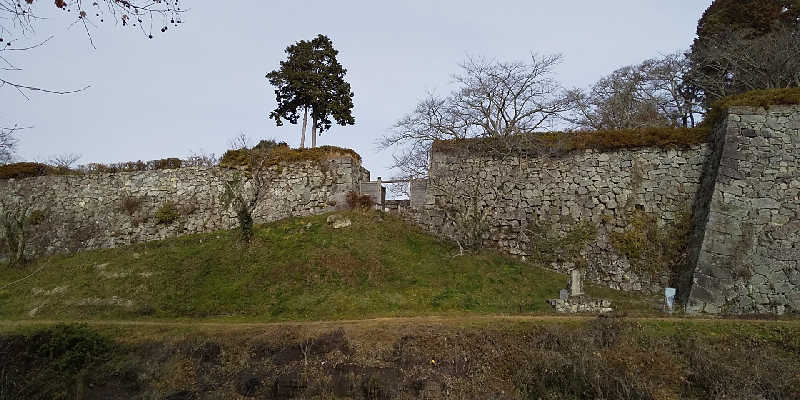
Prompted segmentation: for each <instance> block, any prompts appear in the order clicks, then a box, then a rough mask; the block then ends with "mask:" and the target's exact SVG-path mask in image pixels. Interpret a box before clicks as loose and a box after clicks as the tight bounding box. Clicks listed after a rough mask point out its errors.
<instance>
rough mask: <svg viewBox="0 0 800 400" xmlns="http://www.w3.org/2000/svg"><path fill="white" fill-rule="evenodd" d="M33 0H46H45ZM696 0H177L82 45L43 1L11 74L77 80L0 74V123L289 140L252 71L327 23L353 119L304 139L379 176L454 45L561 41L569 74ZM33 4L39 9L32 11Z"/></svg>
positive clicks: (590, 69)
mask: <svg viewBox="0 0 800 400" xmlns="http://www.w3.org/2000/svg"><path fill="white" fill-rule="evenodd" d="M46 3H48V4H47V6H42V8H43V9H52V8H53V7H51V6H50V4H49V3H50V2H46ZM710 3H711V0H701V1H696V0H675V1H663V0H604V1H596V0H583V1H531V0H528V1H521V0H519V1H504V0H495V1H486V0H482V1H474V0H446V1H433V0H413V1H395V2H386V1H377V0H371V1H366V0H358V1H344V0H342V1H326V0H306V1H299V0H295V1H254V0H236V1H209V0H203V1H193V2H190V1H186V2H184V3H183V6H184V7H187V8H189V11H188V12H187V13H186V14H185V16H184V17H183V22H184V23H183V24H182V25H181V27H179V28H171V29H170V30H169V31H168V32H167V33H166V34H161V33H160V32H157V34H156V35H155V36H156V37H155V39H153V40H148V39H147V38H146V37H144V36H143V35H142V34H141V32H138V31H135V30H131V29H123V28H122V27H116V26H114V25H112V24H109V23H106V24H105V25H101V26H100V27H98V28H97V29H96V30H95V31H94V32H93V33H94V42H95V45H96V47H97V48H96V49H92V48H91V46H90V44H89V42H88V40H87V39H86V35H85V32H84V31H83V30H82V29H80V27H77V26H76V27H73V28H71V29H68V25H69V23H70V22H71V21H69V20H68V19H66V18H64V17H59V16H58V14H55V13H54V14H53V15H52V18H50V19H48V20H47V21H43V22H42V23H41V24H40V25H39V34H40V35H48V34H51V33H52V34H54V35H55V36H56V37H55V39H53V40H52V41H51V42H50V43H48V44H47V46H45V47H42V48H39V49H36V50H33V51H30V52H27V53H25V54H18V55H16V57H15V58H14V60H15V61H16V63H17V64H18V66H19V67H22V68H24V71H22V72H13V73H7V74H6V76H7V77H9V78H12V79H14V80H16V81H22V82H25V83H31V84H35V85H38V86H43V87H47V88H50V89H74V88H80V87H83V86H85V85H91V88H90V89H88V90H86V91H85V92H82V93H78V94H72V95H65V96H56V95H43V94H31V95H30V97H31V100H30V101H28V100H26V99H25V98H23V97H22V96H20V95H19V94H18V93H17V92H15V91H13V90H12V89H10V88H0V105H2V107H0V123H2V124H3V125H4V126H8V125H10V124H15V123H16V124H19V125H26V126H27V125H31V126H33V128H32V129H30V130H27V131H25V132H24V134H23V136H22V138H21V141H20V151H19V156H20V158H23V159H28V160H35V159H39V160H46V159H47V158H48V157H49V156H51V155H54V154H61V153H80V154H82V155H83V158H82V159H81V161H80V162H81V163H88V162H118V161H128V160H140V159H141V160H151V159H157V158H165V157H174V156H178V157H185V156H186V155H187V154H189V152H190V151H191V150H200V149H203V150H205V151H207V152H214V153H216V154H218V155H219V154H221V153H222V152H224V150H225V149H226V147H227V143H228V141H229V139H230V138H232V137H233V136H235V135H237V134H238V133H240V132H245V133H246V134H247V135H248V136H250V137H252V138H253V139H256V140H257V139H259V138H275V139H277V140H283V141H286V142H288V143H289V144H290V145H292V146H297V145H299V142H300V135H299V133H300V127H299V126H297V125H290V124H286V125H284V126H283V127H276V126H275V123H274V122H273V121H271V120H268V119H267V114H268V113H269V111H270V110H271V109H272V108H274V106H275V99H274V94H273V90H274V89H273V88H272V87H271V86H269V84H268V82H267V80H266V79H265V78H264V75H265V74H266V73H267V72H269V71H271V70H273V69H275V68H277V67H278V63H279V61H280V60H282V59H283V58H284V52H283V50H284V48H285V47H286V46H288V45H289V44H291V43H294V42H296V41H298V40H301V39H311V38H312V37H313V36H315V35H316V34H317V33H323V34H325V35H328V36H329V37H330V38H331V39H332V40H333V42H334V46H335V47H336V48H337V49H338V50H339V51H340V53H339V61H340V62H341V63H342V64H343V65H344V66H345V68H347V69H348V73H347V80H348V81H349V82H350V84H351V85H352V87H353V91H354V92H355V99H354V103H355V108H354V110H353V114H354V116H355V118H356V125H354V126H348V127H339V126H334V128H333V129H332V130H331V131H329V132H326V133H325V134H324V135H323V136H322V137H321V138H320V139H319V141H318V144H331V145H336V146H342V147H349V148H353V149H355V150H356V151H357V152H359V153H360V154H361V155H362V156H363V158H364V166H365V167H366V168H368V169H369V170H370V171H372V176H373V177H376V176H383V177H388V176H391V175H392V173H391V172H390V171H388V170H387V167H388V165H389V163H390V161H391V154H390V153H389V152H379V151H378V150H377V149H376V146H375V142H376V141H377V140H378V139H379V137H380V136H382V135H383V134H385V133H386V131H387V130H388V129H389V127H390V126H391V125H392V123H393V122H394V121H396V120H397V119H398V118H400V117H401V116H403V114H405V113H407V112H408V111H410V110H411V109H412V108H413V107H414V105H415V104H416V103H417V101H418V100H420V99H421V98H422V97H423V96H424V95H425V94H426V92H427V91H431V90H432V91H437V92H439V93H442V94H444V93H447V92H448V91H449V90H448V86H449V82H450V75H451V74H452V73H454V72H456V71H457V69H458V64H459V62H461V61H462V60H463V59H464V57H465V55H467V54H470V55H479V56H486V57H492V58H498V59H505V60H515V59H525V58H527V57H528V55H529V54H530V52H538V53H561V54H563V55H564V62H563V63H562V64H561V65H560V66H559V67H558V69H557V72H558V79H559V80H560V81H561V82H562V83H563V84H564V85H565V86H568V87H574V86H579V87H585V86H587V85H589V84H591V83H592V82H594V81H596V80H597V79H598V78H600V77H601V76H603V75H605V74H608V73H610V72H611V71H613V70H615V69H617V68H619V67H621V66H624V65H628V64H634V63H638V62H641V61H643V60H645V59H647V58H651V57H654V56H657V55H659V54H665V53H669V52H673V51H676V50H681V49H685V48H688V47H689V45H690V44H691V42H692V39H693V38H694V31H695V27H696V24H697V20H698V18H700V15H701V14H702V12H703V10H705V9H706V8H707V7H708V5H709V4H710ZM45 14H47V13H45Z"/></svg>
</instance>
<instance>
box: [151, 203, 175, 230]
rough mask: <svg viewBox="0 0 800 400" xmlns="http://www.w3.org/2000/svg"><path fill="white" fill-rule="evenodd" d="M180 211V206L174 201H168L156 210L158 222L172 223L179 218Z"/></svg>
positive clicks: (162, 223)
mask: <svg viewBox="0 0 800 400" xmlns="http://www.w3.org/2000/svg"><path fill="white" fill-rule="evenodd" d="M178 217H180V212H179V211H178V207H177V206H176V205H175V203H174V202H172V201H166V202H164V204H162V205H161V207H159V208H158V210H157V211H156V224H159V225H170V224H172V223H173V222H175V221H177V220H178Z"/></svg>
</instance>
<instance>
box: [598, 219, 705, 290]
mask: <svg viewBox="0 0 800 400" xmlns="http://www.w3.org/2000/svg"><path fill="white" fill-rule="evenodd" d="M691 226H692V215H691V213H689V212H683V213H680V214H678V215H677V216H676V218H675V220H674V223H672V224H670V225H666V226H662V227H660V226H659V225H658V221H657V218H656V217H655V216H653V215H650V214H648V213H646V212H644V211H642V210H638V209H636V210H633V212H632V213H631V214H630V216H629V218H628V221H627V227H626V228H625V230H624V231H622V232H611V234H610V239H611V246H612V247H613V248H614V250H615V251H616V252H617V253H619V254H620V255H623V256H625V257H627V258H628V260H629V261H630V263H631V268H632V269H633V270H634V271H635V272H647V273H650V274H661V273H664V272H669V273H670V277H671V279H673V280H674V279H675V278H676V277H677V274H678V273H679V272H680V270H681V268H682V266H683V265H684V264H685V263H686V252H687V246H688V241H689V235H690V233H691Z"/></svg>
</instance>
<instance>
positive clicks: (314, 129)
mask: <svg viewBox="0 0 800 400" xmlns="http://www.w3.org/2000/svg"><path fill="white" fill-rule="evenodd" d="M314 147H317V119H316V118H313V119H312V121H311V148H312V149H313V148H314Z"/></svg>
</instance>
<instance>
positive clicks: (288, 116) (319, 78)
mask: <svg viewBox="0 0 800 400" xmlns="http://www.w3.org/2000/svg"><path fill="white" fill-rule="evenodd" d="M285 52H286V55H287V56H286V60H285V61H281V63H280V68H278V69H277V70H275V71H272V72H270V73H268V74H267V79H268V80H269V82H270V83H271V84H272V85H273V86H275V87H276V89H275V99H276V101H277V103H278V106H277V108H276V109H275V110H273V111H272V112H271V113H270V114H269V117H270V119H274V120H275V122H276V124H277V125H278V126H281V125H282V124H283V120H284V119H285V120H288V121H289V122H290V123H292V124H296V123H297V120H298V119H299V111H301V110H305V109H307V108H311V112H312V118H313V119H314V120H316V121H317V122H318V123H319V125H318V128H319V130H320V132H322V131H325V130H327V129H330V127H331V125H332V121H331V120H330V117H333V119H335V120H336V122H337V123H339V124H340V125H352V124H354V123H355V119H354V118H353V116H352V114H351V110H352V108H353V93H352V91H351V88H350V84H349V83H347V82H346V81H345V80H344V77H345V74H346V73H347V70H346V69H345V68H344V67H343V66H342V64H341V63H339V61H338V60H337V59H336V56H337V55H338V54H339V51H338V50H336V49H335V48H334V47H333V42H332V41H331V40H330V38H328V37H327V36H325V35H322V34H320V35H317V37H315V38H314V39H312V40H310V41H308V40H301V41H299V42H297V43H295V44H292V45H290V46H288V47H287V48H286V51H285Z"/></svg>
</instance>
